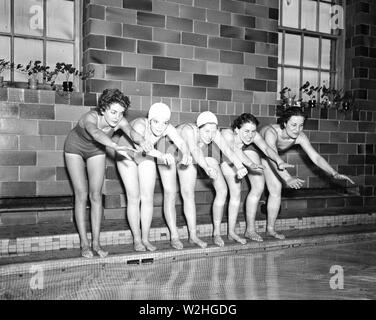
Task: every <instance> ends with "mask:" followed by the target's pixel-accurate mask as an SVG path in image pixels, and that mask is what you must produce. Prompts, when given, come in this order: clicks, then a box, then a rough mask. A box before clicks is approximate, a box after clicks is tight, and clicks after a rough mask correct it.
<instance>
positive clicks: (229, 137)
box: [221, 129, 264, 169]
mask: <svg viewBox="0 0 376 320" xmlns="http://www.w3.org/2000/svg"><path fill="white" fill-rule="evenodd" d="M221 134H222V137H223V139H225V141H226V143H227V144H228V146H229V147H230V149H231V150H232V151H233V152H234V153H235V154H236V156H237V157H238V158H239V160H240V161H241V162H242V163H243V164H244V165H245V166H246V167H249V168H251V169H263V168H264V167H263V166H261V165H259V164H256V163H254V162H253V161H252V160H251V159H249V157H247V155H246V154H245V153H244V152H243V150H241V149H239V148H236V147H235V145H234V133H233V132H232V130H230V129H225V130H223V131H222V132H221Z"/></svg>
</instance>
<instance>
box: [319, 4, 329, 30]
mask: <svg viewBox="0 0 376 320" xmlns="http://www.w3.org/2000/svg"><path fill="white" fill-rule="evenodd" d="M330 9H331V5H330V4H329V3H323V2H321V3H320V21H319V31H320V32H324V33H331V13H330Z"/></svg>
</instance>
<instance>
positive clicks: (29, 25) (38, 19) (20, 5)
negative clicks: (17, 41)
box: [14, 0, 43, 36]
mask: <svg viewBox="0 0 376 320" xmlns="http://www.w3.org/2000/svg"><path fill="white" fill-rule="evenodd" d="M14 16H15V19H14V30H15V33H18V34H27V35H33V36H42V35H43V2H42V0H25V1H14Z"/></svg>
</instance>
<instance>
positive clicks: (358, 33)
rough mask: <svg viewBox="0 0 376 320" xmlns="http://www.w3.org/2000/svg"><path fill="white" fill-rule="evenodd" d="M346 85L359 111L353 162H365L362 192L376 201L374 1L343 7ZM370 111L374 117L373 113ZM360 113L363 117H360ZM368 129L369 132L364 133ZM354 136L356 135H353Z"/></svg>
mask: <svg viewBox="0 0 376 320" xmlns="http://www.w3.org/2000/svg"><path fill="white" fill-rule="evenodd" d="M345 23H346V53H345V80H346V88H347V89H349V90H351V91H352V92H353V95H354V96H355V98H356V100H357V105H358V108H359V109H360V110H362V111H361V112H360V113H359V115H360V117H359V118H357V117H356V118H354V120H358V121H359V122H358V126H359V133H358V134H357V138H356V141H357V142H358V143H359V145H358V154H357V155H353V156H352V157H351V159H352V160H353V161H355V159H356V161H357V162H358V164H360V163H362V162H363V163H364V170H363V169H361V171H359V174H361V175H362V176H364V185H363V186H362V187H361V193H362V195H363V196H365V204H366V205H368V204H376V201H375V195H376V188H375V185H376V178H375V177H376V156H375V153H376V144H375V143H376V139H375V126H376V124H375V121H376V118H375V114H374V112H372V111H375V110H376V108H375V106H376V3H375V1H372V0H347V7H346V19H345ZM372 114H373V116H372ZM362 115H363V116H362ZM367 132H368V133H367ZM354 138H355V136H354Z"/></svg>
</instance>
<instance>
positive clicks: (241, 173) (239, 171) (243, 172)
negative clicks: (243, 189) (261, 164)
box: [236, 166, 248, 179]
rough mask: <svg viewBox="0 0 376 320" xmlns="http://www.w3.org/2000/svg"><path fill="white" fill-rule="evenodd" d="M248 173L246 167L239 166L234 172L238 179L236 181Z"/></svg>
mask: <svg viewBox="0 0 376 320" xmlns="http://www.w3.org/2000/svg"><path fill="white" fill-rule="evenodd" d="M247 173H248V170H247V168H246V167H243V166H241V167H240V168H239V169H237V171H236V175H237V177H238V179H242V178H243V177H245V176H246V175H247Z"/></svg>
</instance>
